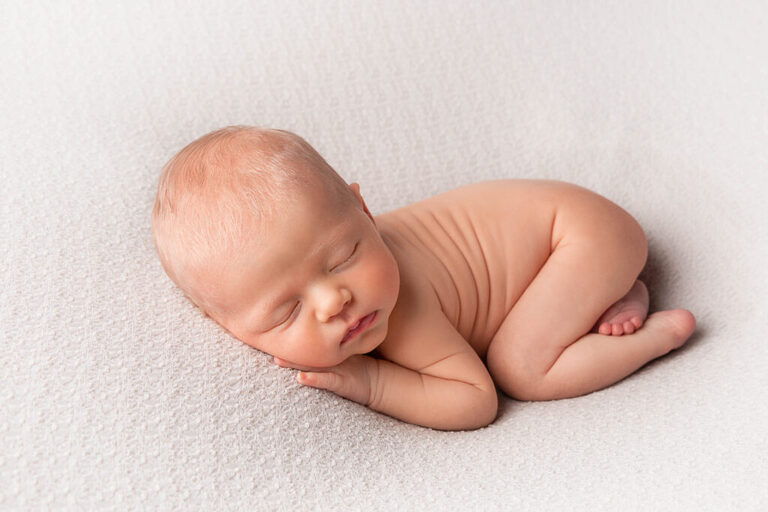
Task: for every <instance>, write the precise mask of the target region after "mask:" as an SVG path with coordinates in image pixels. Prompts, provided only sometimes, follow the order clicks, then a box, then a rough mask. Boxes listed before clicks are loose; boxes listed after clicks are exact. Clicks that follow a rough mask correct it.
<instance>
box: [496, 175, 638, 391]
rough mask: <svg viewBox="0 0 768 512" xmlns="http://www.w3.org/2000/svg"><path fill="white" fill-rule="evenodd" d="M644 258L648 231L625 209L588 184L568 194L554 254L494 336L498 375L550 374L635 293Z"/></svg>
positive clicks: (555, 225)
mask: <svg viewBox="0 0 768 512" xmlns="http://www.w3.org/2000/svg"><path fill="white" fill-rule="evenodd" d="M646 255H647V243H646V240H645V235H644V233H643V231H642V229H641V228H640V226H639V225H638V223H637V222H636V221H635V220H634V219H633V218H632V217H631V216H630V215H629V214H628V213H627V212H625V211H624V210H622V209H621V208H619V207H618V206H616V205H615V204H613V203H611V202H610V201H608V200H607V199H605V198H602V197H601V196H598V195H597V194H594V193H590V192H589V191H586V190H585V189H580V188H579V189H577V190H575V191H574V193H573V194H567V195H565V196H564V197H563V198H562V200H561V202H560V203H559V204H558V208H557V214H556V217H555V219H554V223H553V237H552V251H551V253H550V255H549V257H548V258H547V260H546V262H545V263H544V265H543V266H542V267H541V268H540V270H539V271H538V273H537V274H536V275H535V277H534V278H533V280H532V281H531V282H530V284H529V285H528V286H527V288H526V289H525V291H524V292H523V293H522V295H521V296H520V298H519V300H518V301H517V302H516V303H515V305H514V306H513V307H512V309H511V310H510V311H509V312H508V313H507V316H506V317H505V319H504V321H503V322H502V323H501V326H500V327H499V329H498V331H497V332H496V334H495V336H494V337H493V339H492V340H491V344H490V346H489V349H488V356H487V357H488V367H489V370H491V373H492V374H493V375H494V379H497V380H510V379H512V380H515V381H518V380H523V381H525V380H528V379H532V378H536V376H537V375H543V374H544V373H546V371H547V370H548V369H549V368H550V367H551V365H552V364H553V362H554V361H555V360H556V359H557V357H558V356H559V354H560V353H561V352H562V351H563V349H564V348H565V347H567V346H568V345H570V344H571V343H573V342H574V341H576V340H577V339H579V338H580V337H581V336H583V335H584V334H586V333H588V332H589V331H590V329H591V328H592V326H593V325H594V323H595V322H596V321H597V319H598V318H599V317H600V315H601V314H602V313H604V312H605V310H606V309H608V307H610V306H611V305H612V304H613V303H614V302H615V301H617V300H618V299H620V298H621V297H622V296H623V295H625V294H626V293H627V291H629V289H630V288H631V287H632V285H633V284H634V282H635V280H636V279H637V276H638V274H639V273H640V271H641V270H642V267H643V265H644V264H645V259H646ZM510 385H512V384H510Z"/></svg>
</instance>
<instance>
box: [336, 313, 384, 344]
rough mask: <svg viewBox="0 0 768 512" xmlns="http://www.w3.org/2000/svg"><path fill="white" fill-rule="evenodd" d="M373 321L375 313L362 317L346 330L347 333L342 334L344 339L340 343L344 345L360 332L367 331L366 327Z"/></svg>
mask: <svg viewBox="0 0 768 512" xmlns="http://www.w3.org/2000/svg"><path fill="white" fill-rule="evenodd" d="M375 319H376V311H374V312H373V313H369V314H367V315H365V316H364V317H362V318H361V319H360V320H358V321H357V323H356V324H355V325H353V326H352V327H350V328H349V329H347V332H346V333H345V334H344V337H343V338H342V339H341V343H342V344H344V343H346V342H347V341H349V340H351V339H352V338H354V337H356V336H357V335H359V334H360V333H361V332H363V331H364V330H365V329H367V328H368V326H369V325H371V324H372V323H373V321H374V320H375Z"/></svg>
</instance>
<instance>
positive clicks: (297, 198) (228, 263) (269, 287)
mask: <svg viewBox="0 0 768 512" xmlns="http://www.w3.org/2000/svg"><path fill="white" fill-rule="evenodd" d="M152 237H153V240H154V242H155V247H156V248H157V252H158V255H159V257H160V261H161V262H162V265H163V268H164V269H165V271H166V273H167V274H168V276H169V277H170V278H171V280H172V281H173V282H174V283H176V285H177V286H178V287H179V288H180V289H181V290H182V291H183V292H184V293H185V295H186V296H187V297H188V298H189V299H190V300H191V301H192V302H193V303H194V304H196V305H197V306H198V307H199V308H200V309H201V310H202V311H203V312H205V313H206V314H207V315H208V316H209V317H211V318H213V319H214V320H215V321H216V322H218V323H219V324H220V325H222V326H223V327H224V328H226V329H227V330H228V331H229V332H230V333H232V334H233V335H234V336H235V337H237V338H238V339H240V340H242V341H243V342H245V343H247V344H248V345H251V346H253V347H255V348H258V349H260V350H262V351H264V352H267V353H269V354H272V355H275V356H277V357H280V358H282V359H285V360H288V361H291V362H293V363H296V364H299V365H304V366H314V367H327V366H334V365H336V364H339V363H340V362H341V361H343V360H344V359H346V358H347V357H349V356H350V355H352V354H364V353H366V352H370V351H371V350H373V349H374V348H376V347H377V346H378V345H379V344H380V343H381V342H382V341H383V340H384V337H385V336H386V333H387V323H388V319H389V315H390V313H391V312H392V310H393V309H394V306H395V303H396V301H397V295H398V291H399V283H400V281H399V272H398V268H397V263H396V261H395V259H394V257H393V255H392V253H391V252H390V250H389V248H388V246H387V245H386V244H385V243H384V240H383V239H382V237H381V235H380V233H379V231H378V229H377V228H376V223H375V221H374V219H373V216H372V215H371V213H370V212H369V211H368V208H367V207H366V205H365V202H364V201H363V198H362V196H361V195H360V189H359V186H358V185H357V184H356V183H352V184H351V185H347V183H346V182H345V181H344V180H343V179H342V178H341V177H340V176H339V175H338V174H337V173H336V172H335V171H334V170H333V169H332V168H331V167H330V166H329V165H328V163H326V161H325V160H324V159H323V158H322V157H321V156H320V155H319V154H318V153H317V152H316V151H315V150H314V149H313V148H312V147H311V146H310V145H309V144H307V142H306V141H304V140H303V139H302V138H301V137H298V136H297V135H294V134H292V133H290V132H286V131H282V130H268V129H261V128H256V127H248V126H230V127H227V128H223V129H220V130H216V131H214V132H211V133H209V134H207V135H204V136H203V137H200V138H199V139H197V140H195V141H193V142H191V143H190V144H188V145H187V146H186V147H184V148H183V149H182V150H181V151H180V152H179V153H178V154H176V155H175V156H174V157H173V158H172V159H171V160H170V161H169V162H168V163H167V164H166V165H165V166H164V168H163V171H162V174H161V176H160V180H159V183H158V190H157V196H156V198H155V204H154V208H153V210H152ZM361 318H362V319H363V321H362V322H361V324H360V326H358V328H357V329H354V330H352V331H350V329H349V328H350V327H351V326H354V324H355V323H356V322H357V321H358V320H360V319H361ZM366 326H367V328H365V329H361V328H362V327H366ZM350 334H351V335H350Z"/></svg>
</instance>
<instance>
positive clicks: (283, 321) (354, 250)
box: [277, 242, 360, 325]
mask: <svg viewBox="0 0 768 512" xmlns="http://www.w3.org/2000/svg"><path fill="white" fill-rule="evenodd" d="M358 245H360V242H358V243H356V244H355V246H354V247H353V248H352V253H351V254H350V255H349V257H348V258H347V259H346V260H344V261H342V262H341V263H339V264H338V265H336V266H335V267H334V269H336V268H339V266H341V265H343V264H344V263H347V262H348V261H350V260H351V259H352V258H353V257H354V255H355V253H356V252H357V246H358ZM300 308H301V304H300V303H298V302H297V303H296V305H295V306H294V307H293V309H292V310H291V312H290V313H289V314H288V316H287V317H286V318H285V320H282V321H281V322H280V323H279V324H277V325H284V324H285V323H287V322H288V320H290V319H291V318H292V317H293V314H294V312H295V311H297V310H298V309H300Z"/></svg>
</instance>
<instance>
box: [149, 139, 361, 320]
mask: <svg viewBox="0 0 768 512" xmlns="http://www.w3.org/2000/svg"><path fill="white" fill-rule="evenodd" d="M307 187H323V188H325V189H326V192H327V193H329V194H332V195H333V196H335V199H336V200H341V201H345V200H349V199H350V196H351V194H352V193H351V191H350V189H349V188H348V186H347V184H346V182H345V181H344V180H343V179H342V178H341V177H340V176H339V175H338V174H337V173H336V172H335V171H334V170H333V168H331V166H330V165H328V163H327V162H326V161H325V160H324V159H323V158H322V157H321V156H320V155H319V154H318V153H317V151H315V150H314V149H313V148H312V146H310V145H309V144H308V143H307V142H306V141H305V140H304V139H302V138H301V137H299V136H298V135H296V134H293V133H291V132H287V131H284V130H275V129H268V128H259V127H254V126H227V127H225V128H221V129H219V130H215V131H212V132H210V133H207V134H205V135H203V136H202V137H200V138H198V139H196V140H194V141H192V142H190V143H189V144H188V145H186V146H185V147H184V148H182V149H181V151H179V152H178V153H177V154H176V155H174V156H173V157H172V158H171V159H170V160H169V161H168V162H167V163H166V164H165V165H164V166H163V169H162V172H161V174H160V178H159V179H158V184H157V194H156V196H155V202H154V206H153V208H152V216H151V224H152V240H153V242H154V244H155V248H156V250H157V254H158V256H159V258H160V262H161V263H162V265H163V268H164V270H165V272H166V273H167V274H168V276H169V277H170V278H171V280H172V281H173V282H174V283H176V285H177V286H178V287H179V288H181V290H182V291H183V292H184V293H185V295H186V296H187V297H188V298H189V299H190V300H192V302H194V303H195V304H196V305H197V306H198V307H200V308H201V309H203V311H205V312H206V313H207V312H209V311H210V310H212V309H215V304H213V303H212V301H211V300H210V299H209V298H208V297H209V296H210V293H207V292H209V291H210V290H206V289H205V286H206V284H204V283H198V282H196V280H195V278H194V276H195V275H198V273H199V272H200V271H202V270H205V269H207V268H209V267H211V266H213V263H214V262H216V264H218V265H222V264H224V265H226V264H227V263H231V262H233V261H234V260H235V259H236V257H237V254H238V253H240V252H241V251H240V249H242V248H243V247H244V245H245V244H246V243H253V235H254V232H258V231H260V229H261V228H263V227H264V226H265V225H266V223H268V222H269V221H270V220H271V219H273V218H274V217H275V216H276V215H278V214H279V212H280V208H281V206H284V205H285V204H286V202H287V200H288V199H289V198H294V199H295V196H296V195H297V194H296V191H297V189H306V188H307Z"/></svg>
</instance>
